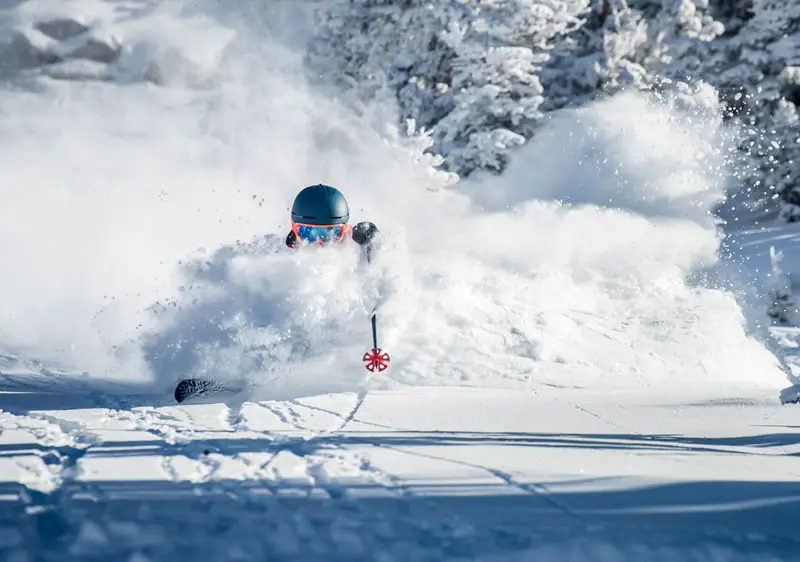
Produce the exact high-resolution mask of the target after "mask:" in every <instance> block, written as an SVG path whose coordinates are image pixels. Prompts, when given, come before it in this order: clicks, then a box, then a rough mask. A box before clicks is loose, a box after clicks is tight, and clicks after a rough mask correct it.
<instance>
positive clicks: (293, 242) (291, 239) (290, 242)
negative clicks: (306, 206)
mask: <svg viewBox="0 0 800 562" xmlns="http://www.w3.org/2000/svg"><path fill="white" fill-rule="evenodd" d="M286 245H287V246H288V247H289V248H294V247H296V246H297V234H295V233H294V230H292V231H290V232H289V234H287V235H286Z"/></svg>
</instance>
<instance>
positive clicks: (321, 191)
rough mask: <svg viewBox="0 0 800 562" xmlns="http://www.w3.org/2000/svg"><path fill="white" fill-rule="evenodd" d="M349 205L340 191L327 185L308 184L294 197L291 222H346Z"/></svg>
mask: <svg viewBox="0 0 800 562" xmlns="http://www.w3.org/2000/svg"><path fill="white" fill-rule="evenodd" d="M349 220H350V206H349V205H348V204H347V199H345V198H344V195H342V192H341V191H339V190H338V189H336V188H335V187H331V186H329V185H322V184H318V185H310V186H308V187H306V188H305V189H303V190H302V191H301V192H300V193H298V194H297V197H295V198H294V203H293V204H292V222H296V223H304V224H314V225H330V224H347V222H348V221H349Z"/></svg>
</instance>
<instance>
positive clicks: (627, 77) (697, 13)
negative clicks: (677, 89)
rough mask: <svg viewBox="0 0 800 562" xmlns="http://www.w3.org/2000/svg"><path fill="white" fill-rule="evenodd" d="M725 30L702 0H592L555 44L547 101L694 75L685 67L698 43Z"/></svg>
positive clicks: (560, 102) (575, 100) (573, 101)
mask: <svg viewBox="0 0 800 562" xmlns="http://www.w3.org/2000/svg"><path fill="white" fill-rule="evenodd" d="M722 31H723V26H722V24H721V23H719V22H718V21H716V20H715V19H714V18H713V17H711V16H710V15H709V14H708V13H707V5H706V3H705V2H704V0H696V1H693V0H666V1H659V2H654V1H652V0H629V1H626V0H593V1H592V4H591V10H590V13H589V16H588V17H587V18H586V21H585V24H584V25H583V26H582V27H580V28H579V29H577V30H575V31H574V32H573V33H571V34H570V35H568V36H567V37H566V38H565V39H564V40H563V41H561V42H560V43H559V44H558V45H557V46H556V48H555V50H554V53H553V57H552V58H551V60H550V64H548V66H547V68H546V70H545V72H544V73H543V78H544V83H545V88H546V94H547V97H548V100H547V103H546V106H545V107H546V109H557V108H559V107H562V106H565V105H580V104H582V103H584V102H586V101H587V100H589V99H593V98H595V97H597V96H600V95H608V94H610V93H613V92H615V91H618V90H619V89H620V88H623V87H629V86H632V87H636V88H640V89H652V88H661V87H663V86H664V85H665V84H668V83H670V82H672V79H674V78H679V79H681V80H684V81H691V78H692V76H691V73H690V72H687V71H686V69H687V67H689V66H691V65H692V63H693V62H694V61H696V59H697V58H698V56H700V53H698V52H697V51H698V44H700V43H703V42H707V41H710V40H712V39H713V38H714V37H716V36H718V35H719V34H721V33H722Z"/></svg>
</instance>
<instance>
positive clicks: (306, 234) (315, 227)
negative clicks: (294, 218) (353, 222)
mask: <svg viewBox="0 0 800 562" xmlns="http://www.w3.org/2000/svg"><path fill="white" fill-rule="evenodd" d="M348 229H349V225H347V224H325V225H320V224H303V223H300V222H294V223H292V230H294V233H295V234H296V235H297V237H298V238H299V239H300V240H303V241H305V242H308V243H309V244H318V245H321V246H325V245H326V244H332V243H334V242H339V241H341V240H342V239H343V238H344V235H345V234H347V231H348Z"/></svg>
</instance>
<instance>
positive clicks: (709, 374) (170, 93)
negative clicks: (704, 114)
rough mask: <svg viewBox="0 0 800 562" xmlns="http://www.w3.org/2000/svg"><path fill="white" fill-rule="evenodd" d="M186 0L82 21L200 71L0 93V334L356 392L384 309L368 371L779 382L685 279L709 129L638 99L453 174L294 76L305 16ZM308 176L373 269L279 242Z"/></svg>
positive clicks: (730, 320) (699, 221)
mask: <svg viewBox="0 0 800 562" xmlns="http://www.w3.org/2000/svg"><path fill="white" fill-rule="evenodd" d="M187 10H190V11H191V13H190V14H189V15H188V16H185V17H184V15H183V14H181V13H180V11H179V10H178V11H176V8H174V7H170V8H167V7H160V8H158V7H153V6H151V5H150V4H147V3H141V4H140V5H139V12H138V13H137V17H136V19H135V22H136V25H135V26H134V25H133V24H132V23H131V21H133V20H130V19H129V18H128V16H127V15H126V13H125V12H123V10H122V9H121V8H120V9H118V10H117V11H109V12H104V13H99V12H98V14H97V15H96V17H97V18H98V19H97V21H96V22H94V23H93V24H92V25H94V26H95V28H97V27H102V29H104V30H106V31H107V32H108V33H111V34H117V35H118V36H119V43H120V44H121V45H123V46H122V47H121V49H122V52H128V51H127V50H126V49H128V47H126V46H125V45H129V44H130V43H126V38H127V37H139V39H136V41H133V44H136V45H141V44H144V43H142V41H145V40H144V39H142V38H141V36H140V35H137V30H139V31H141V30H143V29H146V30H148V32H147V38H146V44H147V45H150V46H151V47H150V48H147V49H144V48H139V50H138V51H137V52H138V53H140V55H141V56H144V57H145V58H146V57H147V56H151V55H152V56H156V55H154V54H153V53H156V54H158V53H163V52H165V49H166V50H167V51H169V52H176V51H177V52H180V53H181V56H182V57H183V58H184V59H186V60H194V61H195V62H194V63H193V66H192V67H193V68H204V69H205V70H204V71H203V73H202V75H203V76H204V77H205V78H204V79H203V80H201V81H200V82H201V86H202V87H199V88H198V87H197V86H198V81H197V80H194V79H192V80H188V79H176V80H174V81H170V80H166V79H165V80H160V81H159V83H162V84H164V83H171V86H170V87H159V86H155V85H153V84H152V83H149V82H147V81H146V80H145V81H135V80H134V81H131V80H127V81H125V82H115V81H108V80H105V81H104V80H100V81H92V82H63V81H57V80H53V79H51V78H47V77H37V78H35V79H33V80H32V81H31V78H30V75H29V74H28V75H26V78H25V82H24V84H26V85H27V87H25V88H20V87H13V88H6V89H3V90H2V91H0V107H2V108H3V111H2V113H0V138H1V139H2V142H3V150H2V151H0V165H2V167H3V169H4V171H5V182H4V185H3V195H4V202H5V205H4V206H3V207H2V208H0V268H2V270H3V271H4V272H12V273H13V274H11V275H9V274H5V275H3V276H0V310H2V314H0V345H2V347H3V348H5V349H12V350H15V351H19V350H24V351H25V353H27V354H29V355H31V356H35V357H39V358H43V359H47V360H49V361H53V362H57V363H58V364H61V365H67V366H70V367H71V368H75V369H79V370H86V371H88V372H90V373H91V374H92V375H93V376H96V377H106V378H108V377H111V378H137V379H145V378H153V379H154V380H155V381H156V382H157V384H159V385H163V386H164V387H167V386H169V385H170V384H171V383H173V382H174V381H175V380H177V379H179V378H182V377H183V376H186V375H189V374H210V375H213V376H218V377H222V378H241V377H246V378H248V379H249V380H251V381H257V382H259V383H261V384H259V385H258V386H259V389H260V391H263V393H264V394H265V395H267V396H292V395H301V394H309V393H315V392H324V391H328V390H336V389H353V388H355V387H356V386H357V385H358V384H359V383H360V382H361V381H362V379H363V377H364V375H365V374H366V372H365V371H364V370H363V368H362V366H361V364H360V356H361V354H362V353H363V351H365V350H366V348H368V347H369V345H370V339H369V324H368V319H367V315H368V313H369V311H370V310H371V308H372V306H374V304H375V303H376V302H380V303H381V309H380V337H381V344H382V345H383V346H384V347H385V348H387V349H388V350H389V351H390V352H391V353H392V355H393V358H394V361H393V366H392V369H391V370H390V371H389V373H388V374H386V375H382V376H381V377H377V378H375V379H374V382H373V384H374V385H376V386H380V385H385V386H391V385H395V384H413V385H420V384H425V385H427V384H437V385H440V384H444V385H452V384H455V385H487V386H516V387H535V386H536V385H537V384H540V383H547V384H557V385H564V386H584V385H589V386H595V385H602V386H605V387H608V386H615V387H623V386H629V385H655V384H661V383H664V384H686V383H691V382H709V383H714V384H720V383H733V382H739V383H746V384H751V385H767V386H774V387H779V386H781V384H782V383H783V375H782V374H781V372H780V369H779V368H778V366H777V363H776V361H775V359H774V358H773V357H772V356H771V355H770V354H769V353H768V352H767V351H766V350H765V349H764V347H763V346H762V345H761V344H760V343H759V342H758V341H756V340H755V339H754V338H752V337H751V336H749V335H748V333H747V331H746V323H745V319H744V317H743V315H742V313H741V310H740V308H739V307H738V305H737V303H736V302H735V299H734V298H733V296H732V294H731V293H730V292H727V291H725V290H721V289H717V288H714V287H710V286H703V285H702V284H699V283H697V282H696V281H692V279H694V277H693V274H694V273H696V272H699V271H702V270H706V269H708V268H711V267H713V266H714V263H715V261H716V250H717V247H718V242H719V240H718V236H717V233H716V230H715V227H714V224H713V222H712V221H711V220H710V219H709V218H708V216H707V212H708V210H709V208H710V206H711V205H713V203H714V202H716V201H717V200H719V198H720V197H721V195H722V190H723V187H724V186H723V185H722V184H721V182H720V177H721V176H720V174H721V169H720V167H721V164H719V163H718V162H717V161H716V157H715V154H714V152H713V143H712V140H713V138H714V133H713V127H714V126H715V124H714V123H713V122H697V121H692V120H689V119H686V118H684V117H682V116H681V115H678V114H676V113H675V112H674V111H673V110H670V109H669V108H668V107H666V106H659V105H656V104H653V103H651V102H648V101H645V100H643V99H640V98H638V97H636V96H635V95H634V94H625V95H623V96H619V97H617V98H615V99H611V100H608V101H605V102H600V103H597V104H594V105H592V106H590V107H587V108H585V109H582V110H579V111H576V112H572V113H565V114H563V116H562V117H560V118H558V119H555V120H554V121H553V122H552V123H550V124H548V125H547V126H546V128H545V129H544V130H543V132H542V135H541V136H540V137H538V138H537V140H536V141H535V142H533V143H531V144H530V145H529V146H528V147H526V148H525V149H523V150H522V151H520V152H519V153H518V154H517V156H516V161H515V162H514V164H513V165H512V167H511V168H510V169H509V170H508V173H507V174H506V175H505V176H504V177H502V178H499V179H496V178H495V179H491V180H484V181H482V182H476V183H475V184H472V185H464V186H455V187H454V188H449V187H447V183H448V181H449V180H448V178H447V176H445V175H443V174H437V173H435V172H433V171H432V170H431V169H430V166H429V165H428V164H427V161H426V159H424V158H421V157H420V154H419V152H418V150H417V149H416V148H414V145H413V144H412V143H406V142H404V141H402V140H399V139H397V138H395V139H392V138H391V136H387V135H386V134H383V135H381V134H378V133H377V132H376V131H375V130H373V129H371V128H369V127H368V126H367V125H366V124H365V120H364V119H363V118H362V117H360V116H358V115H356V114H355V113H354V112H353V111H351V110H350V109H348V108H346V107H344V106H343V105H340V104H339V103H338V102H337V100H336V97H335V96H334V95H333V94H332V93H331V92H328V91H324V90H323V89H321V88H319V87H318V86H311V85H309V83H308V82H306V80H305V78H304V76H303V71H302V60H301V56H302V50H301V49H299V48H298V47H297V44H298V43H302V39H303V37H304V35H305V34H306V33H308V32H309V30H308V29H307V28H304V27H302V26H301V25H300V24H299V23H298V22H302V21H303V20H302V12H300V11H298V10H299V9H298V8H296V7H295V8H292V7H288V6H284V7H275V6H273V7H271V8H270V10H272V11H268V13H266V14H263V13H262V14H256V15H261V16H262V17H254V13H252V12H248V13H241V12H240V13H233V14H231V13H226V14H225V15H224V16H222V15H220V13H219V11H218V10H217V9H216V7H215V4H214V3H201V6H200V7H198V5H197V4H196V3H195V4H193V5H192V6H191V7H190V8H187ZM241 11H242V12H244V11H245V8H242V10H241ZM28 16H30V18H33V19H35V17H36V15H35V14H33V15H31V14H28ZM77 16H79V14H77V15H76V17H77ZM189 16H191V17H189ZM62 17H63V14H62ZM287 18H291V19H290V21H292V22H293V24H292V26H291V27H289V28H288V29H291V30H292V33H287V32H286V29H287V27H286V26H285V25H282V24H281V22H285V21H289V20H288V19H287ZM198 22H201V23H202V25H201V24H200V23H198ZM270 22H272V23H270ZM275 22H277V24H276V23H275ZM270 25H272V26H273V27H274V28H270ZM277 28H280V29H281V35H278V34H277V32H276V29H277ZM93 29H94V28H93ZM175 38H180V39H181V40H180V41H176V40H175ZM256 38H257V40H256ZM222 39H225V40H222ZM159 42H160V43H159ZM199 45H203V46H205V47H207V46H209V45H213V46H216V49H211V50H209V49H207V48H206V49H204V50H202V51H201V52H198V48H197V46H199ZM162 46H163V48H162ZM143 49H144V50H143ZM142 53H144V54H142ZM159 56H160V55H159ZM139 60H140V61H141V59H139ZM145 67H147V65H146V64H145V65H140V66H139V68H145ZM162 68H163V67H162ZM176 73H177V74H178V75H179V76H180V73H179V72H178V71H176ZM44 74H47V73H44ZM146 75H147V73H146V72H145V73H142V76H141V78H145V77H146ZM130 76H131V75H128V77H129V78H130ZM18 80H22V78H18ZM699 155H702V156H703V157H702V158H700V157H699ZM318 182H324V183H330V184H332V185H336V186H338V187H340V188H341V189H342V191H343V192H344V193H345V195H346V196H347V197H348V199H349V200H350V203H351V208H352V209H351V215H352V218H353V219H354V220H372V221H374V222H375V223H376V224H377V225H378V226H379V227H380V228H381V230H382V232H383V248H382V252H381V254H380V258H379V260H378V261H377V263H375V264H374V267H370V268H365V267H364V266H363V264H361V263H360V262H359V256H358V253H357V251H356V248H354V247H343V248H338V249H335V250H332V251H322V252H321V251H309V252H298V253H296V254H289V253H286V252H285V251H284V250H283V248H282V246H281V244H282V238H283V236H284V235H285V234H286V231H287V228H288V208H289V206H290V205H291V201H292V198H293V197H294V195H295V194H296V192H297V191H298V190H299V189H300V188H302V187H303V186H305V185H308V184H311V183H318Z"/></svg>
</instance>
